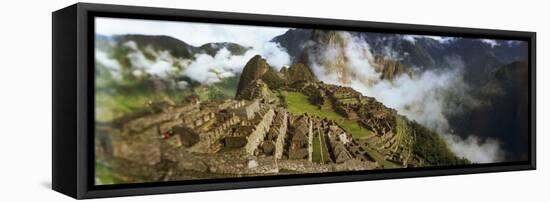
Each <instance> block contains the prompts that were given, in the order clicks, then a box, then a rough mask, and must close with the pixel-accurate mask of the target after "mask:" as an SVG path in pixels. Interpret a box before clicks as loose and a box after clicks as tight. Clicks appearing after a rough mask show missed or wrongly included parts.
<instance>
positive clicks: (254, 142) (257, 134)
mask: <svg viewBox="0 0 550 202" xmlns="http://www.w3.org/2000/svg"><path fill="white" fill-rule="evenodd" d="M274 116H275V112H274V111H273V109H271V108H269V109H267V112H265V113H264V114H263V116H262V118H261V120H260V121H259V122H258V123H257V124H256V126H255V128H254V130H253V131H252V133H250V135H248V137H247V143H246V146H245V151H246V153H248V154H250V155H254V151H256V149H257V148H258V145H259V144H260V143H261V142H262V141H263V140H264V138H265V134H266V133H267V132H268V131H269V127H270V126H271V122H272V121H273V117H274Z"/></svg>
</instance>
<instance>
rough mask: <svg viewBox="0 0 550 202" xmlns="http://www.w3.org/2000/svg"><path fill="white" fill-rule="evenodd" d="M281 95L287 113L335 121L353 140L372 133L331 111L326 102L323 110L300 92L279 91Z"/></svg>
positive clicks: (366, 136)
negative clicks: (306, 114)
mask: <svg viewBox="0 0 550 202" xmlns="http://www.w3.org/2000/svg"><path fill="white" fill-rule="evenodd" d="M281 94H282V95H283V97H284V98H285V100H286V103H287V107H288V111H289V112H290V113H294V114H304V113H308V114H312V115H316V116H319V117H321V118H328V119H331V120H334V121H336V122H337V123H339V124H340V126H342V127H343V128H344V129H345V130H346V131H347V132H349V133H351V135H352V136H353V138H356V139H363V138H368V137H369V136H371V135H373V133H372V131H370V130H368V129H366V128H363V127H361V126H360V125H359V124H358V123H357V122H356V121H352V120H348V119H346V118H345V117H343V116H341V115H340V114H338V113H336V112H335V111H334V110H330V109H332V106H328V105H330V103H329V102H326V103H325V105H324V106H323V110H321V109H319V107H318V106H316V105H313V104H311V103H310V102H309V100H308V97H307V96H306V95H304V94H303V93H300V92H289V91H281Z"/></svg>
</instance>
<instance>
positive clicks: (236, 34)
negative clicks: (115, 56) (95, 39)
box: [95, 17, 289, 46]
mask: <svg viewBox="0 0 550 202" xmlns="http://www.w3.org/2000/svg"><path fill="white" fill-rule="evenodd" d="M95 21H96V22H95V31H96V33H97V34H101V35H107V36H110V35H120V34H144V35H166V36H171V37H174V38H177V39H179V40H181V41H184V42H186V43H189V44H191V45H194V46H200V45H203V44H205V43H211V42H233V43H238V44H241V45H244V46H258V45H261V44H264V43H265V42H267V41H269V40H271V39H273V37H275V36H278V35H281V34H283V33H285V32H286V31H287V30H288V29H289V28H284V27H262V26H248V25H228V24H214V23H196V22H178V21H164V20H162V21H161V20H138V19H123V18H105V17H98V18H96V19H95Z"/></svg>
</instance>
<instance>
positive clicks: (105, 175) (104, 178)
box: [95, 162, 115, 185]
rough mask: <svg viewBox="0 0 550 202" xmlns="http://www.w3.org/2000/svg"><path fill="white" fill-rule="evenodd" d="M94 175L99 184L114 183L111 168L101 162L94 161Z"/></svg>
mask: <svg viewBox="0 0 550 202" xmlns="http://www.w3.org/2000/svg"><path fill="white" fill-rule="evenodd" d="M95 177H96V178H97V179H99V182H96V183H98V184H101V185H106V184H114V183H115V181H114V180H113V176H112V172H111V168H109V167H107V166H105V165H104V164H102V163H99V162H96V164H95Z"/></svg>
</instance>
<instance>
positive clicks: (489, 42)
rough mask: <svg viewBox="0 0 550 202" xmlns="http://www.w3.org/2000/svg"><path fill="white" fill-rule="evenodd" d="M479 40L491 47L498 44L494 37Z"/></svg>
mask: <svg viewBox="0 0 550 202" xmlns="http://www.w3.org/2000/svg"><path fill="white" fill-rule="evenodd" d="M481 42H483V43H486V44H489V45H490V46H491V48H494V47H495V46H498V45H500V44H499V43H498V42H497V41H496V40H494V39H481Z"/></svg>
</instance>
